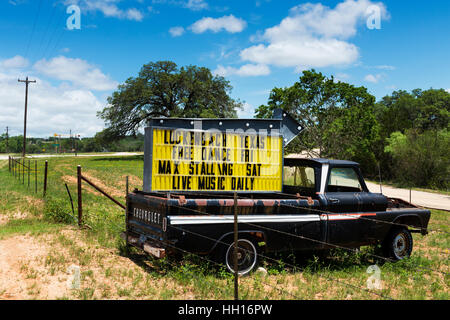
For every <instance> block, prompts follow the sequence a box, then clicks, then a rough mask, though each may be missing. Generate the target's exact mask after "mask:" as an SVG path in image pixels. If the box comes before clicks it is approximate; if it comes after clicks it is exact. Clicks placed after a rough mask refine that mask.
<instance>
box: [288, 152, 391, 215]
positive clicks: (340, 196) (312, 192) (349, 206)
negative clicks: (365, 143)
mask: <svg viewBox="0 0 450 320" xmlns="http://www.w3.org/2000/svg"><path fill="white" fill-rule="evenodd" d="M283 178H284V179H283V181H284V184H283V192H284V193H291V194H297V193H298V194H299V195H301V196H309V197H312V198H316V199H318V200H319V201H320V203H321V207H322V208H323V209H324V210H327V211H330V212H371V211H384V210H386V208H387V206H388V199H387V198H386V197H385V196H384V195H382V194H381V193H372V192H370V191H369V190H368V188H367V186H366V183H365V182H364V178H363V176H362V173H361V170H360V167H359V164H358V163H356V162H353V161H346V160H332V159H322V158H315V159H314V158H313V159H302V158H285V159H284V168H283Z"/></svg>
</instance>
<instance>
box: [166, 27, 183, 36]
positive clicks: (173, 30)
mask: <svg viewBox="0 0 450 320" xmlns="http://www.w3.org/2000/svg"><path fill="white" fill-rule="evenodd" d="M169 33H170V34H171V35H172V37H179V36H181V35H183V34H184V28H183V27H172V28H170V29H169Z"/></svg>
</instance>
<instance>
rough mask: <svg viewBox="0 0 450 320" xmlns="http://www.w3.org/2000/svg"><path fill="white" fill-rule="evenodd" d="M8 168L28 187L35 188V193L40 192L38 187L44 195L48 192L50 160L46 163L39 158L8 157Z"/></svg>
mask: <svg viewBox="0 0 450 320" xmlns="http://www.w3.org/2000/svg"><path fill="white" fill-rule="evenodd" d="M8 170H9V172H10V173H11V174H12V175H13V176H14V177H15V178H17V179H18V180H19V181H20V182H22V184H23V185H26V187H27V188H28V189H33V190H34V193H36V194H37V193H38V189H41V190H42V193H43V196H45V194H46V192H47V178H48V161H45V162H44V164H43V165H42V163H39V165H38V161H37V160H32V159H29V158H24V157H11V156H9V157H8Z"/></svg>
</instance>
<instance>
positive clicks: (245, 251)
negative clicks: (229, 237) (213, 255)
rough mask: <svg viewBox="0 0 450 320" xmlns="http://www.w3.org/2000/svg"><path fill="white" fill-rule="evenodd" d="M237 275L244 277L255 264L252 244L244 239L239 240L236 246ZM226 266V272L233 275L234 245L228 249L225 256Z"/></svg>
mask: <svg viewBox="0 0 450 320" xmlns="http://www.w3.org/2000/svg"><path fill="white" fill-rule="evenodd" d="M236 256H237V265H238V274H239V275H244V274H247V273H248V272H250V271H251V270H252V269H253V267H254V266H255V264H256V258H257V253H256V248H255V246H254V245H253V243H252V242H251V241H249V240H246V239H239V240H238V246H237V254H236ZM226 265H227V268H228V270H230V271H231V272H233V273H234V245H233V244H231V245H230V246H229V247H228V250H227V254H226Z"/></svg>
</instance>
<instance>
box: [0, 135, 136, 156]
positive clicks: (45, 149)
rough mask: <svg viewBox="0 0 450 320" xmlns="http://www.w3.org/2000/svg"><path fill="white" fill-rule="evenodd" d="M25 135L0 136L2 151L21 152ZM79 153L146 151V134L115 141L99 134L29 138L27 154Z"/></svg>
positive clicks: (0, 149)
mask: <svg viewBox="0 0 450 320" xmlns="http://www.w3.org/2000/svg"><path fill="white" fill-rule="evenodd" d="M22 148H23V136H13V137H9V139H8V150H7V148H6V134H3V135H1V136H0V153H5V152H7V151H8V152H9V153H19V154H20V153H21V152H22ZM75 151H76V152H77V153H80V152H132V151H144V135H143V134H141V133H138V134H136V135H135V136H127V137H124V138H120V139H117V140H114V141H104V140H103V139H102V137H101V136H99V135H98V134H97V135H96V136H95V137H89V138H81V139H80V138H61V139H57V138H54V137H50V138H47V139H45V138H27V154H40V153H75Z"/></svg>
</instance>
